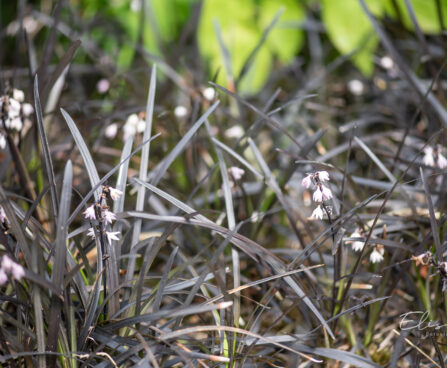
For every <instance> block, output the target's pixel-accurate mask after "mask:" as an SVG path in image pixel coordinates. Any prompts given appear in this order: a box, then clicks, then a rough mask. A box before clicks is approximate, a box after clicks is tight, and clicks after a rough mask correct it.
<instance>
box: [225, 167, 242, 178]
mask: <svg viewBox="0 0 447 368" xmlns="http://www.w3.org/2000/svg"><path fill="white" fill-rule="evenodd" d="M228 171H229V172H230V175H231V178H232V179H234V180H240V179H241V178H242V176H243V175H244V174H245V170H244V169H241V168H240V167H236V166H232V167H230V168H229V169H228Z"/></svg>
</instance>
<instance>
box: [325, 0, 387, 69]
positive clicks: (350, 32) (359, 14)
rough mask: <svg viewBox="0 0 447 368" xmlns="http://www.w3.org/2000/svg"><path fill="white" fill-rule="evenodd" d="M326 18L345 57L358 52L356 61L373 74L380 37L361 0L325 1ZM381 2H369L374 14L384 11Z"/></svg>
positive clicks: (331, 37) (331, 34)
mask: <svg viewBox="0 0 447 368" xmlns="http://www.w3.org/2000/svg"><path fill="white" fill-rule="evenodd" d="M321 3H322V19H323V22H324V25H325V27H326V30H327V32H328V35H329V38H330V39H331V41H332V43H333V44H334V46H335V47H336V48H337V50H338V51H340V52H341V53H342V54H349V53H351V52H353V51H357V52H356V54H355V55H354V56H353V58H352V60H353V62H354V64H355V65H356V66H357V67H358V68H359V69H360V70H361V71H362V72H363V73H364V74H366V75H371V73H372V71H373V58H372V55H373V52H374V50H375V48H376V46H377V43H378V38H377V36H376V35H375V34H374V30H373V26H372V25H371V22H370V21H369V20H368V18H367V17H366V15H365V14H364V12H363V10H362V8H361V6H360V3H359V2H358V0H343V1H333V0H322V1H321ZM381 4H382V3H381V1H380V0H369V1H367V5H368V7H369V9H370V10H371V12H373V14H374V15H376V16H378V15H380V14H381V13H382V12H383V7H382V5H381Z"/></svg>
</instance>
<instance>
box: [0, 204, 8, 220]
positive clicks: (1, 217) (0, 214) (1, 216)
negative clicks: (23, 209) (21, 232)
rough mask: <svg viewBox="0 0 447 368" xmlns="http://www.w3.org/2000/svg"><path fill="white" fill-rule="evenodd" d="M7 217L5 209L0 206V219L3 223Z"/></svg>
mask: <svg viewBox="0 0 447 368" xmlns="http://www.w3.org/2000/svg"><path fill="white" fill-rule="evenodd" d="M7 219H8V218H7V217H6V212H5V209H4V208H3V207H2V206H0V221H1V222H3V223H5V222H6V220H7Z"/></svg>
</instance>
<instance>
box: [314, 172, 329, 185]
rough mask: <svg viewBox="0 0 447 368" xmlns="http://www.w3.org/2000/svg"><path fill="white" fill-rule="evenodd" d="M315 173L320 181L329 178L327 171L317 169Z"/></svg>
mask: <svg viewBox="0 0 447 368" xmlns="http://www.w3.org/2000/svg"><path fill="white" fill-rule="evenodd" d="M317 174H318V179H320V181H321V182H324V181H327V180H329V173H328V172H327V171H317Z"/></svg>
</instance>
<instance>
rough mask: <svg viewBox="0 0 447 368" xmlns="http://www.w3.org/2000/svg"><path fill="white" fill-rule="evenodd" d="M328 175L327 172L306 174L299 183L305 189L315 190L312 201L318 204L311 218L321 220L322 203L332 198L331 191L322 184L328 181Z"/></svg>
mask: <svg viewBox="0 0 447 368" xmlns="http://www.w3.org/2000/svg"><path fill="white" fill-rule="evenodd" d="M329 179H330V178H329V173H328V172H327V171H316V172H314V173H311V174H307V175H306V177H305V178H304V179H303V180H302V181H301V185H302V186H303V187H305V188H307V189H309V188H310V187H313V188H314V189H315V191H314V193H313V196H312V199H313V200H314V202H317V203H318V206H317V208H315V210H314V211H313V212H312V216H311V217H312V218H316V219H320V220H322V219H323V214H324V213H323V208H322V204H323V202H325V201H327V200H329V199H331V198H332V191H331V190H330V189H329V188H328V187H327V186H325V185H324V184H323V183H325V182H327V181H329Z"/></svg>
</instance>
